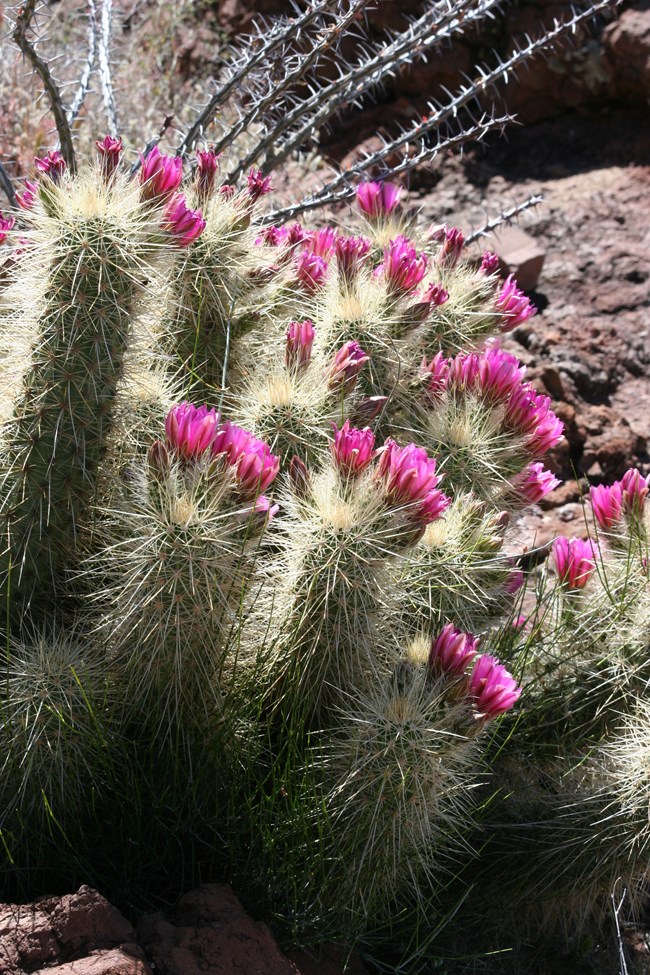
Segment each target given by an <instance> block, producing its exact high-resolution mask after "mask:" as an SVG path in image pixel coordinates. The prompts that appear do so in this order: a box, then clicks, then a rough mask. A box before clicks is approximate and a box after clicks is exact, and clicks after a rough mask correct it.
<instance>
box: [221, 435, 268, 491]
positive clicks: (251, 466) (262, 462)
mask: <svg viewBox="0 0 650 975" xmlns="http://www.w3.org/2000/svg"><path fill="white" fill-rule="evenodd" d="M230 456H231V457H232V456H233V454H231V455H230ZM230 462H231V463H232V460H231V461H230ZM279 470H280V458H279V457H276V456H275V454H272V453H271V451H270V449H269V446H268V444H265V443H264V442H263V441H262V440H257V439H256V438H255V437H251V439H250V441H249V443H248V445H247V447H246V448H245V450H244V451H243V452H242V453H241V454H240V455H239V458H238V460H237V465H236V473H237V479H238V481H239V487H240V489H241V490H242V491H243V493H244V494H245V495H248V496H249V497H254V496H255V495H258V494H261V493H262V492H263V491H266V490H267V488H268V487H270V485H271V484H272V483H273V481H274V480H275V478H276V477H277V474H278V471H279Z"/></svg>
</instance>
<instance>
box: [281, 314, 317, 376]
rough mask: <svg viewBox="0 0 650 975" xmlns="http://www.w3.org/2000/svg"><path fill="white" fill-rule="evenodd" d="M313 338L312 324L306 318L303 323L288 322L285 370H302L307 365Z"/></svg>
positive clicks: (313, 329) (314, 334)
mask: <svg viewBox="0 0 650 975" xmlns="http://www.w3.org/2000/svg"><path fill="white" fill-rule="evenodd" d="M315 336H316V329H315V328H314V323H313V322H312V321H310V320H309V319H308V318H306V319H305V321H304V322H289V328H288V329H287V345H286V349H285V362H286V365H287V369H304V368H305V367H306V366H308V365H309V362H310V360H311V350H312V346H313V344H314V338H315Z"/></svg>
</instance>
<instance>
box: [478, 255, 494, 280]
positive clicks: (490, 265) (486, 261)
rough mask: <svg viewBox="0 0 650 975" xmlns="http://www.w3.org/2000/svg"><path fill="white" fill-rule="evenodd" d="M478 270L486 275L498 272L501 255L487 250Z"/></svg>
mask: <svg viewBox="0 0 650 975" xmlns="http://www.w3.org/2000/svg"><path fill="white" fill-rule="evenodd" d="M478 270H479V274H484V275H485V276H486V277H489V276H490V275H492V274H496V273H497V271H498V270H499V255H498V254H493V253H492V252H491V251H486V252H485V254H484V255H483V257H482V258H481V266H480V268H479V269H478Z"/></svg>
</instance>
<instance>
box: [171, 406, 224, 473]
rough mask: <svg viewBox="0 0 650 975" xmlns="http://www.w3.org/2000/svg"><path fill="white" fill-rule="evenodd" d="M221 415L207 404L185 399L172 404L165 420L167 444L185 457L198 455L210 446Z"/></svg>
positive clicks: (217, 431) (215, 434) (217, 430)
mask: <svg viewBox="0 0 650 975" xmlns="http://www.w3.org/2000/svg"><path fill="white" fill-rule="evenodd" d="M220 421H221V417H220V416H219V414H218V413H217V411H216V410H214V409H212V410H209V409H208V407H207V406H194V405H193V404H192V403H188V402H187V400H186V401H184V402H183V403H179V404H178V405H177V406H173V407H172V408H171V410H170V411H169V413H168V414H167V418H166V420H165V433H166V435H167V445H168V447H169V449H170V450H175V451H176V452H177V453H178V454H180V455H181V456H182V457H185V458H188V459H189V458H191V457H200V456H201V454H203V453H204V452H205V451H206V450H208V448H209V447H212V445H213V443H214V441H215V438H216V437H217V434H218V433H219V423H220Z"/></svg>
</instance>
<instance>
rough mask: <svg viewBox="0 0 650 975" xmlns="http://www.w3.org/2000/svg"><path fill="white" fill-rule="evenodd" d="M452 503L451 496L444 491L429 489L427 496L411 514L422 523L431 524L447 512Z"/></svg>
mask: <svg viewBox="0 0 650 975" xmlns="http://www.w3.org/2000/svg"><path fill="white" fill-rule="evenodd" d="M450 504H451V498H448V497H447V495H446V494H445V493H444V491H429V493H428V494H427V496H426V498H425V499H424V500H423V501H421V502H420V504H418V505H417V506H416V507H415V508H414V509H413V511H411V512H409V514H410V515H411V516H412V517H413V518H415V520H416V521H418V522H420V523H421V524H423V525H430V524H431V522H432V521H437V520H438V518H440V516H441V515H443V514H444V513H445V511H446V510H447V508H448V507H449V505H450Z"/></svg>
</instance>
